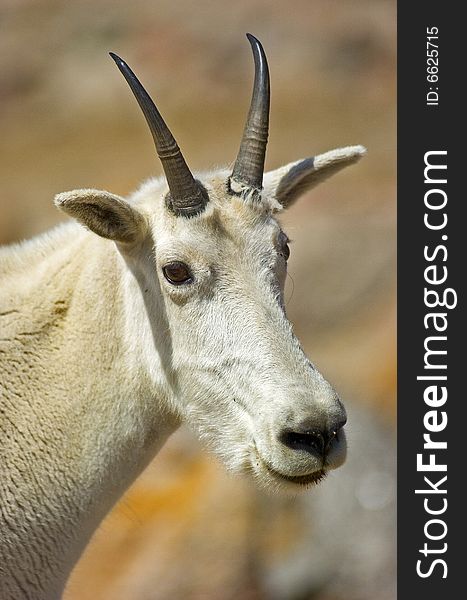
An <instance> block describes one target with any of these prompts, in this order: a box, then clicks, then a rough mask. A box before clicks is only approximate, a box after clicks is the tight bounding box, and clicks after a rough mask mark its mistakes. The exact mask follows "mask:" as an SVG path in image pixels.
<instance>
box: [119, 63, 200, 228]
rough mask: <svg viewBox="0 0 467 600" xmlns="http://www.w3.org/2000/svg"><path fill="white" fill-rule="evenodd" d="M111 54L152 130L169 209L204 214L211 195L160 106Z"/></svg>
mask: <svg viewBox="0 0 467 600" xmlns="http://www.w3.org/2000/svg"><path fill="white" fill-rule="evenodd" d="M109 54H110V56H111V57H112V58H113V60H114V61H115V63H116V65H117V67H118V68H119V70H120V72H121V73H122V75H123V77H125V79H126V81H127V83H128V85H129V86H130V88H131V91H132V92H133V94H134V96H135V98H136V100H137V101H138V104H139V106H140V108H141V110H142V111H143V114H144V116H145V118H146V121H147V123H148V125H149V129H150V130H151V133H152V137H153V138H154V143H155V144H156V150H157V154H158V156H159V158H160V160H161V163H162V167H163V169H164V173H165V176H166V179H167V183H168V184H169V189H170V194H169V197H168V198H167V204H168V206H169V208H170V209H171V210H172V211H173V212H174V213H175V214H176V215H182V216H186V217H189V216H193V215H195V214H198V213H200V212H202V211H203V210H204V208H205V206H206V204H207V202H208V200H209V198H208V196H207V193H206V191H205V190H204V188H203V187H202V186H201V185H200V184H199V183H198V182H197V181H196V180H195V178H194V177H193V175H192V173H191V171H190V169H189V168H188V165H187V164H186V162H185V159H184V158H183V155H182V153H181V151H180V148H179V147H178V144H177V142H176V141H175V138H174V137H173V135H172V134H171V132H170V129H169V128H168V127H167V125H166V124H165V121H164V119H163V118H162V117H161V114H160V113H159V111H158V110H157V107H156V105H155V104H154V102H153V101H152V100H151V97H150V96H149V94H148V93H147V92H146V90H145V89H144V87H143V86H142V85H141V83H140V81H139V80H138V78H137V77H136V75H135V74H134V73H133V71H132V70H131V69H130V67H129V66H128V65H127V64H126V62H125V61H124V60H122V59H121V58H120V57H119V56H117V55H116V54H114V53H113V52H110V53H109Z"/></svg>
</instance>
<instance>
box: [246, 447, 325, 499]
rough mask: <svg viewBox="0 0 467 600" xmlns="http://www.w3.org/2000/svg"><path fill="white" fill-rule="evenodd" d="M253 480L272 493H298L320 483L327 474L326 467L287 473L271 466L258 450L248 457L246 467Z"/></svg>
mask: <svg viewBox="0 0 467 600" xmlns="http://www.w3.org/2000/svg"><path fill="white" fill-rule="evenodd" d="M248 471H249V473H250V475H252V476H253V478H254V480H255V482H256V483H257V484H258V485H259V486H260V487H261V488H262V489H263V490H265V491H267V492H273V493H286V494H292V495H295V494H298V493H300V492H304V491H306V490H309V489H310V488H312V487H314V486H316V485H317V484H318V483H320V482H321V481H322V480H323V479H324V478H325V477H326V475H327V469H326V468H319V469H317V470H314V471H311V472H310V473H306V474H300V475H289V474H286V473H282V472H281V471H279V470H278V469H276V468H274V467H272V466H271V465H270V464H269V463H268V462H267V461H266V460H264V459H263V458H262V457H261V456H260V455H259V453H258V452H255V454H254V456H252V457H251V459H250V465H249V468H248Z"/></svg>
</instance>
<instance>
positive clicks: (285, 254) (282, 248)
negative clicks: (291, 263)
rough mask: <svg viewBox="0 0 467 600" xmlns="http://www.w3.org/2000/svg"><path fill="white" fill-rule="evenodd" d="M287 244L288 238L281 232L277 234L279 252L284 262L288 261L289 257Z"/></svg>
mask: <svg viewBox="0 0 467 600" xmlns="http://www.w3.org/2000/svg"><path fill="white" fill-rule="evenodd" d="M289 242H290V240H289V238H288V237H287V236H286V234H285V233H284V232H283V231H281V232H280V234H279V244H280V250H279V252H280V253H281V254H282V256H283V257H284V260H285V261H288V260H289V256H290V248H289Z"/></svg>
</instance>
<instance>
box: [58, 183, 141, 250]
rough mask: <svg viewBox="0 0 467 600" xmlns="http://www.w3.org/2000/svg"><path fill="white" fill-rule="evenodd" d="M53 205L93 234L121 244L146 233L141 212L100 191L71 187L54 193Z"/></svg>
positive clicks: (139, 237) (116, 197)
mask: <svg viewBox="0 0 467 600" xmlns="http://www.w3.org/2000/svg"><path fill="white" fill-rule="evenodd" d="M55 206H57V207H58V208H59V209H60V210H63V211H64V212H66V213H67V214H68V215H70V217H73V218H74V219H76V220H77V221H78V222H79V223H81V224H82V225H84V226H85V227H87V228H88V229H90V230H91V231H93V232H94V233H97V235H99V236H101V237H104V238H107V239H109V240H114V241H116V242H121V243H126V244H128V243H134V242H137V241H138V240H139V239H142V237H143V236H144V234H145V232H146V220H145V218H144V217H143V215H142V214H141V213H140V212H139V211H138V210H137V209H136V208H134V207H133V206H131V205H130V204H129V203H128V202H127V201H126V200H124V199H123V198H120V196H115V195H114V194H110V193H109V192H104V191H101V190H73V191H72V192H63V193H61V194H58V195H57V196H55Z"/></svg>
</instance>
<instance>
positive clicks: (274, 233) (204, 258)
mask: <svg viewBox="0 0 467 600" xmlns="http://www.w3.org/2000/svg"><path fill="white" fill-rule="evenodd" d="M248 39H249V41H250V43H251V46H252V50H253V55H254V61H255V80H254V87H253V95H252V100H251V106H250V111H249V114H248V118H247V122H246V126H245V130H244V134H243V138H242V141H241V145H240V150H239V153H238V156H237V159H236V162H235V165H234V167H233V170H232V171H230V170H228V169H222V170H216V171H214V172H209V173H204V174H200V175H198V176H196V177H195V176H194V175H193V174H192V173H191V171H190V169H189V168H188V166H187V164H186V162H185V160H184V158H183V156H182V153H181V151H180V149H179V147H178V145H177V143H176V142H175V139H174V138H173V136H172V134H171V132H170V131H169V129H168V127H167V125H166V124H165V122H164V121H163V119H162V117H161V115H160V113H159V111H158V109H157V108H156V106H155V105H154V103H153V102H152V100H151V98H150V97H149V95H148V94H147V93H146V91H145V90H144V88H143V87H142V85H141V83H140V82H139V81H138V79H137V78H136V76H135V75H134V73H133V72H132V71H131V69H130V68H129V67H128V65H127V64H126V63H125V62H124V61H123V60H121V59H120V58H119V57H118V56H116V55H115V54H111V56H112V58H113V59H114V61H115V62H116V64H117V66H118V68H119V70H120V71H121V73H122V74H123V76H124V77H125V79H126V81H127V83H128V84H129V86H130V88H131V90H132V92H133V94H134V95H135V97H136V100H137V101H138V103H139V105H140V107H141V109H142V112H143V113H144V116H145V118H146V121H147V123H148V125H149V128H150V130H151V133H152V135H153V138H154V142H155V145H156V149H157V154H158V156H159V158H160V160H161V162H162V166H163V169H164V173H165V178H160V179H150V180H149V181H147V182H146V183H145V184H143V186H142V187H141V188H140V189H139V190H138V191H137V192H136V193H134V194H133V195H132V196H131V197H130V198H129V199H124V198H121V197H119V196H116V195H114V194H111V193H109V192H106V191H98V190H93V189H84V190H74V191H71V192H65V193H62V194H59V195H58V196H56V199H55V203H56V205H57V207H58V208H60V209H61V210H63V211H64V212H65V213H67V214H68V215H69V216H71V217H72V218H73V219H74V220H75V221H77V223H76V222H74V223H68V224H64V225H61V226H58V227H57V228H56V229H54V230H53V231H51V232H50V233H47V234H45V235H42V236H40V237H38V238H36V239H34V240H31V241H28V242H26V243H23V244H20V245H16V246H11V247H6V248H4V249H2V250H1V251H0V277H1V293H0V364H1V388H0V393H1V395H0V536H1V540H0V596H1V598H2V599H3V600H7V599H15V600H19V599H25V598H30V599H33V600H41V599H43V600H52V599H56V598H59V597H60V596H61V593H62V591H63V588H64V585H65V582H66V579H67V577H68V575H69V573H70V570H71V569H72V567H73V565H74V564H75V562H76V561H77V559H78V558H79V556H80V554H81V552H82V550H83V548H84V547H85V545H86V543H87V542H88V540H89V538H90V537H91V535H92V533H93V531H94V530H95V529H96V527H97V526H98V524H99V522H100V521H101V520H102V518H103V517H104V515H105V514H106V513H107V512H108V511H109V510H110V508H111V507H112V505H113V504H114V503H115V502H116V501H117V499H118V498H119V497H120V496H121V495H122V494H123V492H124V491H125V489H126V488H127V487H128V486H129V485H130V484H131V482H132V481H133V480H134V479H135V478H136V477H137V475H138V474H139V473H140V472H141V471H142V469H144V467H145V466H146V465H147V464H148V462H149V461H150V460H151V459H152V458H153V457H154V455H155V454H156V453H157V452H158V450H159V449H160V447H161V446H162V445H163V444H164V442H165V441H166V439H167V437H168V436H169V435H170V434H171V433H172V432H173V431H174V430H175V429H176V428H177V427H178V426H179V425H180V423H181V422H186V423H187V424H189V425H190V426H191V427H192V428H194V430H195V431H196V432H197V434H198V436H199V437H200V439H201V440H203V441H204V442H205V443H206V445H207V446H208V447H209V448H210V449H212V451H214V452H215V453H216V454H217V455H219V456H220V458H221V459H222V461H223V462H224V464H225V465H226V467H227V468H228V469H230V470H232V471H234V472H240V473H241V472H243V473H250V474H251V475H252V476H253V477H254V478H255V479H256V480H257V481H258V483H259V484H260V485H262V486H263V487H265V488H269V489H271V488H292V489H299V488H300V487H302V488H303V487H306V486H308V485H311V484H313V483H317V482H318V481H319V480H321V479H322V478H323V477H324V475H325V474H326V472H327V471H328V470H330V469H334V468H336V467H338V466H339V465H341V464H342V463H343V461H344V460H345V454H346V442H345V434H344V430H343V426H344V424H345V422H346V414H345V410H344V408H343V406H342V404H341V402H340V400H339V398H338V396H337V394H336V392H335V391H334V390H333V388H332V387H331V385H330V384H329V383H328V382H327V381H326V380H325V379H324V378H323V376H322V375H321V374H320V373H319V372H318V371H317V370H316V368H315V367H314V366H313V365H312V364H311V363H310V361H309V360H308V358H307V357H306V356H305V354H304V353H303V351H302V349H301V347H300V345H299V342H298V341H297V339H296V337H295V336H294V334H293V332H292V327H291V325H290V323H289V321H288V320H287V318H286V314H285V309H284V300H283V291H284V280H285V276H286V266H287V258H288V255H289V249H288V244H287V243H288V238H287V235H286V234H285V233H284V232H283V231H282V229H281V227H280V225H279V223H278V221H277V220H276V215H277V213H279V212H280V211H281V210H283V209H285V208H287V207H289V206H290V205H291V204H292V203H293V202H294V201H295V200H296V199H297V198H298V197H299V196H300V195H301V194H303V193H304V192H306V191H307V190H308V189H310V188H311V187H313V186H314V185H316V184H317V183H319V182H320V181H321V180H323V179H325V178H326V177H328V176H330V175H332V174H333V173H335V172H337V171H338V170H340V169H341V168H343V167H345V166H347V165H350V164H352V163H354V162H356V161H357V160H358V159H359V158H360V157H361V156H362V155H363V153H364V148H362V147H361V146H354V147H347V148H341V149H337V150H333V151H331V152H327V153H325V154H321V155H319V156H317V157H314V158H306V159H303V160H299V161H296V162H293V163H290V164H288V165H286V166H283V167H281V168H279V169H276V170H274V171H271V172H267V173H265V174H264V177H263V168H264V159H265V152H266V142H267V137H268V118H269V117H268V114H269V73H268V66H267V62H266V57H265V54H264V51H263V48H262V46H261V44H260V43H259V41H258V40H257V39H256V38H254V37H253V36H251V35H248ZM83 225H84V227H83Z"/></svg>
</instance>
